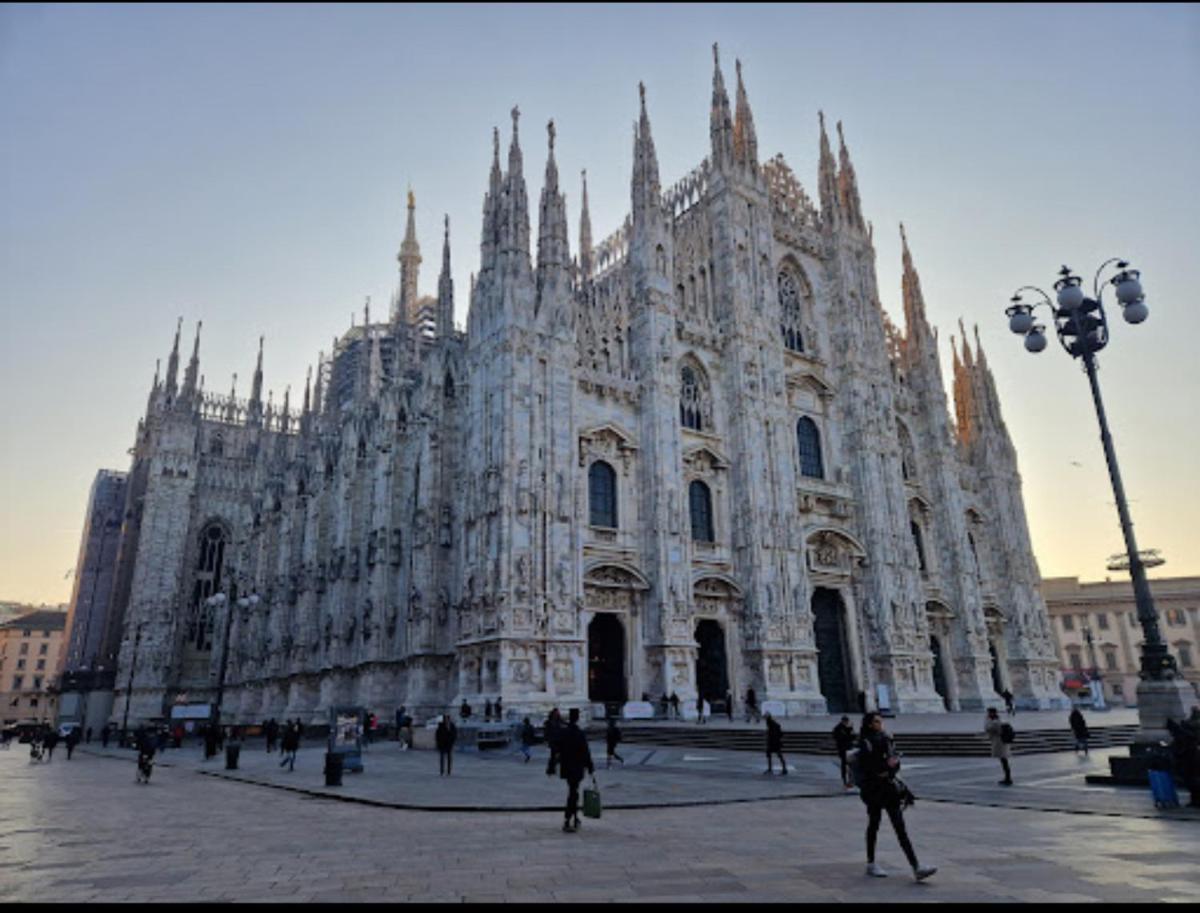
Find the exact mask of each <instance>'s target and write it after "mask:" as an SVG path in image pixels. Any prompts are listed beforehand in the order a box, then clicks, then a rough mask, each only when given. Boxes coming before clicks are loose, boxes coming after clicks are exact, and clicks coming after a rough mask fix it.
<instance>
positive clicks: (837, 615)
mask: <svg viewBox="0 0 1200 913" xmlns="http://www.w3.org/2000/svg"><path fill="white" fill-rule="evenodd" d="M812 613H813V635H814V637H815V640H816V644H817V677H818V679H819V681H820V685H821V694H822V695H823V696H824V698H825V703H826V705H827V706H828V708H829V712H830V713H849V712H850V711H851V710H853V709H854V706H853V703H852V701H851V695H852V694H853V690H854V689H853V688H852V687H851V684H850V663H849V661H848V656H849V651H848V650H847V646H846V624H845V607H844V606H843V605H842V597H841V596H840V595H839V594H838V593H837V591H836V590H830V589H826V588H824V587H818V588H817V589H816V590H815V591H814V592H813V597H812Z"/></svg>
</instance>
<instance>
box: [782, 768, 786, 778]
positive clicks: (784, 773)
mask: <svg viewBox="0 0 1200 913" xmlns="http://www.w3.org/2000/svg"><path fill="white" fill-rule="evenodd" d="M782 776H785V777H786V776H787V768H786V767H785V768H784V769H783V774H782Z"/></svg>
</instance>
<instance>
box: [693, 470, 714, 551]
mask: <svg viewBox="0 0 1200 913" xmlns="http://www.w3.org/2000/svg"><path fill="white" fill-rule="evenodd" d="M688 507H689V509H690V511H691V515H692V541H693V542H713V541H715V539H716V537H715V536H714V535H713V515H712V492H710V491H709V490H708V486H707V485H705V484H704V483H703V482H701V481H699V480H697V481H694V482H692V484H691V485H689V486H688Z"/></svg>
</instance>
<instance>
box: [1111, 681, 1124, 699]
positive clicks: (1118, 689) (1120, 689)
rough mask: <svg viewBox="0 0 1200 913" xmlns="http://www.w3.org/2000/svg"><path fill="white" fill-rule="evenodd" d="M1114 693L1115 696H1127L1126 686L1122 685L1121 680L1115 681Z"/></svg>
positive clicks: (1113, 685)
mask: <svg viewBox="0 0 1200 913" xmlns="http://www.w3.org/2000/svg"><path fill="white" fill-rule="evenodd" d="M1112 693H1113V697H1120V698H1123V697H1125V688H1124V686H1123V685H1121V683H1120V682H1113V684H1112Z"/></svg>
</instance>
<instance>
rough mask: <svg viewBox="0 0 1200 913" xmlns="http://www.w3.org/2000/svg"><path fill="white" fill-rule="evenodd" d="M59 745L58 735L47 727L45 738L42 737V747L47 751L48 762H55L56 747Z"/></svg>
mask: <svg viewBox="0 0 1200 913" xmlns="http://www.w3.org/2000/svg"><path fill="white" fill-rule="evenodd" d="M57 744H58V733H57V732H55V731H54V730H53V729H50V728H49V727H47V729H46V734H45V736H43V737H42V747H43V748H45V749H46V761H47V762H49V761H52V760H54V746H55V745H57Z"/></svg>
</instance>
